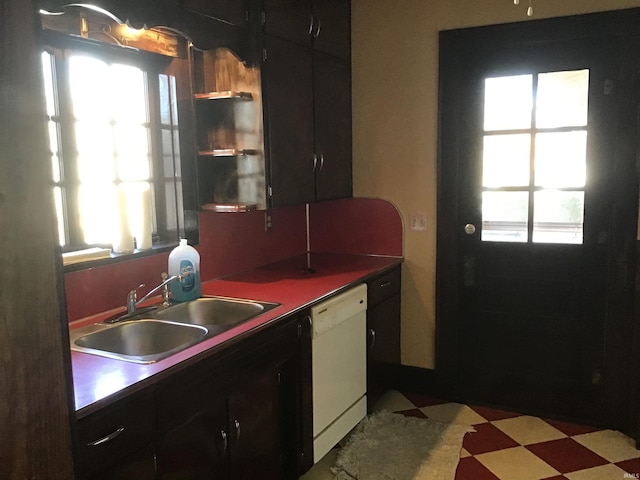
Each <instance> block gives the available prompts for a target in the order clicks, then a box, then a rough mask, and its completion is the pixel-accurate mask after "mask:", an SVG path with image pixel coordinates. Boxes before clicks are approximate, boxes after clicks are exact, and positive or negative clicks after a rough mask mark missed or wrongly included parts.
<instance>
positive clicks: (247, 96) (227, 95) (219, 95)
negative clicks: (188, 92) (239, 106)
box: [193, 90, 253, 100]
mask: <svg viewBox="0 0 640 480" xmlns="http://www.w3.org/2000/svg"><path fill="white" fill-rule="evenodd" d="M193 97H194V98H195V99H196V100H226V99H235V100H253V95H252V94H251V92H236V91H232V90H228V91H226V92H207V93H196V94H194V95H193Z"/></svg>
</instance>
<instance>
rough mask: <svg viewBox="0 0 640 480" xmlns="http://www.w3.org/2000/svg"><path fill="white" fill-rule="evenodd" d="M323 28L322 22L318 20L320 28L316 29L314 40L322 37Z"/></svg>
mask: <svg viewBox="0 0 640 480" xmlns="http://www.w3.org/2000/svg"><path fill="white" fill-rule="evenodd" d="M321 28H322V20H318V28H317V29H316V33H315V34H314V35H313V38H318V37H319V36H320V29H321Z"/></svg>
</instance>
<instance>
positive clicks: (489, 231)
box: [482, 192, 529, 242]
mask: <svg viewBox="0 0 640 480" xmlns="http://www.w3.org/2000/svg"><path fill="white" fill-rule="evenodd" d="M528 210H529V193H528V192H483V193H482V240H483V241H493V242H526V241H527V216H528Z"/></svg>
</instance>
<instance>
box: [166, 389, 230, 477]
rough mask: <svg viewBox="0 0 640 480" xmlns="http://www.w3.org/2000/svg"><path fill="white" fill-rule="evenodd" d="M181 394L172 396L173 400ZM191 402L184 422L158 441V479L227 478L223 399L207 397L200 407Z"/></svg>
mask: <svg viewBox="0 0 640 480" xmlns="http://www.w3.org/2000/svg"><path fill="white" fill-rule="evenodd" d="M204 381H205V380H203V382H204ZM184 394H185V392H179V391H177V392H175V395H177V396H182V395H184ZM191 398H194V400H195V402H194V403H193V404H191V405H190V406H189V407H188V408H189V409H190V410H186V411H185V412H184V413H185V414H189V415H188V417H189V418H188V420H187V421H186V422H185V423H183V424H182V425H180V426H179V427H177V428H175V429H174V430H172V431H171V432H168V433H164V434H163V435H162V436H161V438H160V439H159V442H158V479H160V480H200V479H202V480H205V479H226V478H231V477H229V470H228V466H229V464H228V456H229V437H228V427H227V404H226V398H225V397H224V396H213V397H208V398H206V400H204V401H203V402H202V403H200V402H198V398H197V396H196V397H191ZM187 403H188V402H187Z"/></svg>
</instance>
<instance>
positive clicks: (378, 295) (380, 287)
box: [367, 266, 400, 308]
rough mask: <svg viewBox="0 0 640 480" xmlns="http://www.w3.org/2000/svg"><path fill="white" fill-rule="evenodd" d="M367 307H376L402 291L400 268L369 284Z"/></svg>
mask: <svg viewBox="0 0 640 480" xmlns="http://www.w3.org/2000/svg"><path fill="white" fill-rule="evenodd" d="M367 288H368V290H367V306H368V308H371V307H374V306H375V305H377V304H378V303H380V302H382V301H383V300H385V299H387V298H389V297H391V296H392V295H394V294H396V293H398V292H399V291H400V267H399V266H398V267H395V268H394V269H392V270H390V271H388V272H386V273H383V274H382V275H379V276H377V277H375V278H373V279H371V280H369V281H368V282H367Z"/></svg>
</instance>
